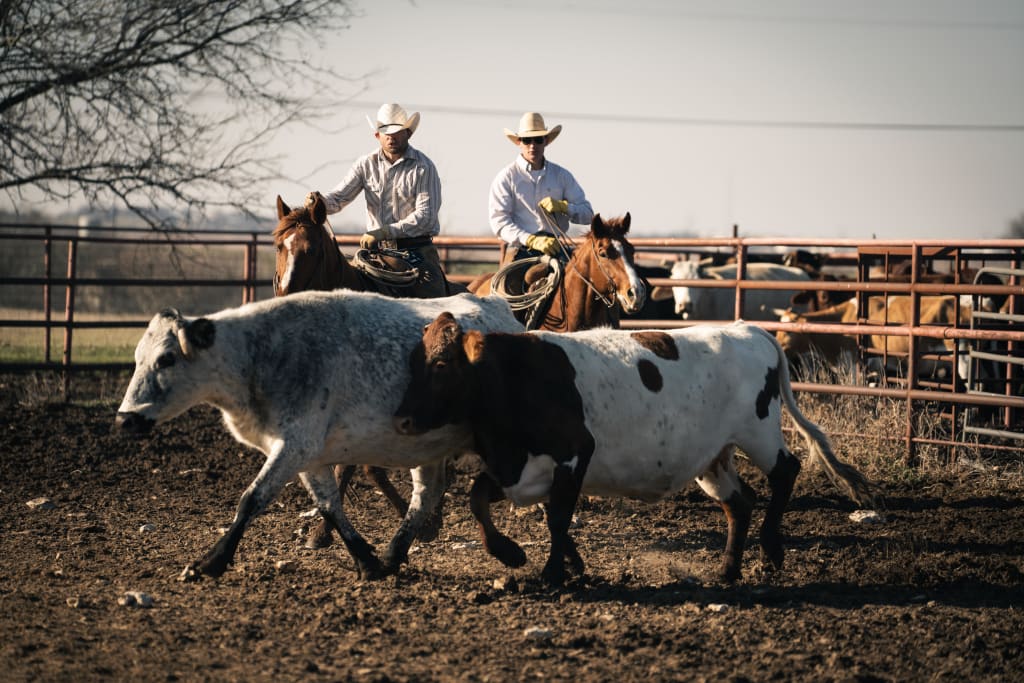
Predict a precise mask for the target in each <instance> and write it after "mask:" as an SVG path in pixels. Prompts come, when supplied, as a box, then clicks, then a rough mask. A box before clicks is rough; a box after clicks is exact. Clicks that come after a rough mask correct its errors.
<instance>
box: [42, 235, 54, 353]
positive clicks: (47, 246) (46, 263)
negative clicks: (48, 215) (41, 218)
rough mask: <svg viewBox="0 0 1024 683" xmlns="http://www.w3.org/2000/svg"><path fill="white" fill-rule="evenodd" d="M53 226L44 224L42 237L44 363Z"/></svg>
mask: <svg viewBox="0 0 1024 683" xmlns="http://www.w3.org/2000/svg"><path fill="white" fill-rule="evenodd" d="M52 237H53V228H51V227H50V226H49V225H47V226H46V237H45V238H44V239H43V270H44V271H45V275H46V282H45V283H44V284H43V322H45V323H46V324H45V325H43V335H44V337H43V361H44V362H46V363H49V362H50V358H51V353H50V332H51V328H50V323H51V322H52V320H53V316H52V315H51V309H50V275H51V273H52V272H53V269H52V267H51V262H50V256H51V254H52V246H51V245H52V243H53V240H52V239H51V238H52Z"/></svg>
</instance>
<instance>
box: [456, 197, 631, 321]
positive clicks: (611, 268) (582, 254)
mask: <svg viewBox="0 0 1024 683" xmlns="http://www.w3.org/2000/svg"><path fill="white" fill-rule="evenodd" d="M629 224H630V215H629V213H627V214H626V215H625V216H623V217H621V218H612V219H609V220H607V221H605V220H603V219H602V218H601V215H600V214H595V215H594V219H593V220H592V221H591V223H590V232H589V233H588V234H587V235H586V237H585V238H584V240H583V243H582V244H580V245H579V246H577V247H576V248H575V249H574V250H573V252H572V256H571V257H570V258H569V261H568V263H566V264H565V266H564V273H563V275H562V278H561V281H560V282H559V284H558V287H557V289H555V291H554V293H553V295H552V297H551V301H550V303H549V305H548V307H547V312H546V314H545V316H544V319H543V321H542V322H541V323H540V325H537V326H536V327H539V328H540V329H543V330H550V331H552V332H573V331H575V330H586V329H590V328H593V327H618V326H619V313H620V308H621V310H623V311H625V312H627V313H635V312H637V311H639V310H640V309H641V308H643V305H644V303H645V302H646V300H647V285H646V283H645V282H644V279H643V278H642V277H641V276H640V274H639V272H638V271H637V268H636V264H635V262H634V260H633V253H634V251H635V250H634V249H633V245H632V244H630V243H629V241H628V240H627V239H626V234H627V233H628V232H629ZM534 267H535V268H536V266H534ZM530 270H531V271H532V270H533V268H531V269H530ZM493 276H494V273H489V274H487V275H481V276H480V277H478V278H476V279H475V280H473V282H471V283H470V284H469V291H470V292H472V293H473V294H476V295H477V296H486V295H488V294H491V293H492V292H491V279H492V277H493ZM527 279H529V274H527Z"/></svg>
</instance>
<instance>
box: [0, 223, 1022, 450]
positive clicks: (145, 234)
mask: <svg viewBox="0 0 1024 683" xmlns="http://www.w3.org/2000/svg"><path fill="white" fill-rule="evenodd" d="M358 239H359V236H358V235H338V236H337V241H338V243H339V245H340V246H341V248H342V250H343V251H346V253H352V252H353V251H354V250H355V249H356V248H357V245H358ZM17 240H20V241H26V240H28V241H32V242H37V243H38V246H39V249H38V251H37V252H35V256H32V257H31V259H35V258H38V260H39V268H40V271H39V272H38V273H35V274H27V275H26V274H13V275H12V274H10V273H7V272H0V300H2V302H3V303H2V304H0V305H4V306H6V305H7V304H8V299H7V296H6V295H5V294H4V293H5V292H6V291H9V288H12V287H22V288H24V287H38V288H39V290H38V291H39V292H40V293H41V294H42V301H43V304H42V307H41V308H42V318H41V319H39V320H18V319H2V320H0V331H2V330H3V329H4V328H17V327H33V328H39V329H41V330H42V334H43V340H42V344H43V349H44V360H43V362H41V363H3V362H0V370H28V369H46V370H58V371H61V372H63V373H64V377H65V382H66V385H65V386H66V389H67V386H68V385H67V383H68V382H70V377H71V374H72V372H73V371H75V370H82V369H99V368H103V369H106V368H118V369H130V367H131V363H115V364H108V363H93V364H90V363H82V362H79V361H76V360H75V357H74V345H73V342H74V338H75V337H74V331H75V330H81V329H96V328H143V327H145V326H146V324H147V323H148V320H149V318H150V317H151V316H152V313H153V312H154V311H152V310H150V311H148V312H146V314H145V315H142V314H140V315H139V317H138V318H137V319H136V318H133V319H124V318H123V317H120V318H119V317H115V316H111V317H110V318H109V319H105V318H103V317H102V316H100V317H98V318H95V319H92V320H81V319H76V313H77V312H78V311H80V310H81V306H80V305H79V300H80V297H81V291H82V290H83V289H84V288H90V289H95V288H102V289H103V291H104V292H113V291H115V290H118V289H129V290H131V289H132V288H169V287H182V286H188V287H196V288H200V289H201V290H203V288H220V289H223V288H225V287H227V288H232V289H235V290H236V291H237V292H238V296H237V298H236V299H235V302H236V303H232V304H230V305H236V304H237V303H248V302H251V301H255V300H257V299H259V298H261V297H262V298H266V297H269V296H272V289H271V280H272V276H273V267H274V263H273V260H274V254H273V243H272V238H271V236H270V228H267V229H264V230H259V231H256V230H253V231H237V232H214V231H210V232H205V231H204V232H188V231H181V232H173V233H167V232H161V233H154V232H153V231H151V230H123V229H104V228H89V229H88V231H82V230H80V229H79V228H77V226H38V227H37V226H0V245H4V246H6V244H9V243H13V242H14V241H17ZM631 242H632V243H633V244H634V246H635V247H636V248H637V256H638V258H639V259H640V260H642V261H645V262H648V263H663V264H670V263H671V262H673V261H675V260H678V259H693V260H697V259H710V258H715V259H719V260H721V259H724V258H731V259H732V260H733V261H734V262H735V263H736V264H737V268H738V273H739V274H738V276H737V279H735V280H687V281H682V280H673V279H671V278H669V277H665V278H659V277H654V278H651V279H650V284H651V285H652V286H662V287H671V286H688V287H711V288H728V289H734V290H735V292H736V297H737V300H736V308H735V310H736V312H737V313H738V311H740V310H742V301H743V298H744V296H745V294H746V293H747V292H749V291H751V290H755V289H786V290H789V289H793V288H794V283H793V282H757V281H752V280H748V279H745V276H746V271H745V268H746V265H747V264H748V263H752V262H754V261H759V260H762V261H763V260H769V261H775V262H780V261H781V258H782V255H783V254H784V253H785V252H786V251H792V250H796V249H804V250H812V251H814V252H815V253H817V254H819V255H820V256H821V257H822V258H823V260H824V267H823V270H825V269H832V270H834V271H836V272H839V271H842V272H845V273H847V274H848V275H849V276H850V277H849V279H843V280H838V281H812V282H811V283H808V288H809V289H815V290H822V291H837V292H841V293H845V294H849V295H850V296H851V297H853V296H858V297H864V298H865V300H866V297H868V296H869V295H879V294H885V295H909V296H911V297H913V298H915V299H916V298H917V297H920V296H928V295H949V294H951V295H957V296H964V297H975V298H976V297H980V296H982V295H991V294H1001V295H1005V296H1007V297H1008V300H1009V301H1010V302H1011V303H1012V305H1013V310H1012V312H1011V313H1010V314H1009V316H1010V317H1008V318H1005V319H997V320H995V321H993V320H985V319H984V318H983V317H978V318H977V324H974V321H972V324H971V325H970V326H966V327H953V326H949V327H936V326H932V325H922V324H920V321H919V320H917V319H916V318H915V319H914V320H913V321H912V322H911V323H910V324H903V325H886V326H884V327H882V326H878V325H874V324H870V325H869V324H866V322H865V321H861V322H860V323H859V324H856V325H852V326H851V325H837V324H831V325H830V324H816V325H815V324H807V323H781V322H773V321H763V322H762V321H755V322H754V324H757V325H759V326H761V327H763V328H765V329H766V330H769V331H772V332H774V331H778V330H789V331H797V332H807V331H813V332H826V333H838V334H848V335H858V336H860V335H886V336H905V337H908V338H910V340H911V349H914V348H916V344H915V341H916V340H920V339H923V338H933V339H942V340H954V341H955V342H957V343H956V344H954V351H953V356H952V358H951V359H950V362H951V363H952V364H953V367H954V368H955V367H956V363H957V361H958V358H957V354H958V353H959V350H958V346H959V345H961V344H966V345H968V347H969V348H970V349H971V354H972V355H971V358H972V362H981V361H990V360H991V358H990V357H989V356H985V355H984V354H986V353H988V352H986V351H984V350H983V349H982V348H981V347H982V346H983V345H993V344H998V345H1000V346H999V348H1000V349H1001V351H1000V353H999V354H997V355H999V357H1000V362H1001V363H1002V366H1003V367H1004V374H1006V375H1008V376H1010V377H1011V378H1012V379H1013V382H1016V384H1014V383H1013V382H1010V381H1007V382H1005V383H1004V385H1003V388H1002V389H1001V390H1000V391H998V392H992V391H982V390H981V389H977V390H968V391H958V390H956V388H955V387H954V386H953V385H952V383H950V384H948V385H947V384H942V383H941V382H939V383H935V382H922V381H921V380H919V378H918V377H916V374H915V373H908V376H907V377H905V378H886V381H885V382H882V383H881V384H880V385H879V386H876V387H871V386H837V385H828V384H814V383H803V382H796V383H794V388H795V389H796V390H797V391H808V392H817V393H824V394H864V395H875V396H884V397H889V398H894V399H898V400H904V401H906V404H907V410H906V414H907V427H906V436H905V439H906V446H907V453H908V460H911V461H912V460H913V457H914V455H913V454H914V451H915V447H916V445H917V444H919V443H922V442H925V441H924V440H923V439H920V438H919V437H917V436H916V435H914V433H913V428H912V424H913V414H914V410H915V405H916V404H919V403H920V402H931V403H941V404H943V405H948V406H950V411H951V419H953V421H954V422H956V421H957V417H956V416H957V412H958V411H962V410H964V409H966V408H969V407H970V406H993V407H996V408H998V409H999V410H1001V411H1003V413H1004V415H1006V416H1007V417H1006V419H1005V420H1004V423H1005V426H1006V427H1007V429H1005V430H999V431H1001V432H1007V435H1009V436H1010V437H1015V436H1016V435H1017V432H1015V431H1013V430H1012V429H1011V427H1012V426H1014V425H1013V424H1011V423H1012V422H1013V420H1012V419H1011V417H1010V416H1014V419H1016V416H1020V415H1022V414H1024V398H1022V396H1021V394H1020V392H1019V390H1018V389H1013V387H1018V388H1019V384H1020V374H1021V372H1020V366H1021V364H1022V361H1021V360H1020V350H1021V349H1024V322H1022V318H1021V314H1024V288H1022V285H1021V282H1022V276H1021V273H1020V272H1019V269H1020V268H1021V267H1022V265H1024V264H1022V254H1024V240H974V241H957V242H950V241H902V240H874V241H870V242H863V241H859V240H848V239H841V240H814V239H784V238H741V237H736V236H734V237H731V238H643V237H633V238H631ZM5 243H6V244H5ZM435 244H436V246H437V248H438V250H439V253H440V254H441V258H442V262H443V263H444V264H445V268H446V271H448V273H449V277H450V279H452V280H453V281H455V282H461V283H468V282H470V281H471V280H473V279H474V278H475V277H476V275H477V272H479V271H483V272H488V270H490V271H493V269H494V268H496V266H497V263H498V262H499V260H500V243H499V241H498V240H496V239H495V238H493V237H453V236H441V237H438V238H436V239H435ZM103 245H111V246H114V245H117V246H120V247H122V248H123V247H125V246H126V245H133V246H134V247H135V248H136V249H138V250H142V251H143V252H148V251H151V250H153V249H157V248H164V249H172V250H173V249H185V248H187V247H196V248H208V247H221V248H226V249H232V250H237V262H236V263H237V270H235V271H234V272H235V273H236V275H235V276H232V275H231V274H230V273H224V274H220V273H218V274H217V276H216V277H195V276H187V277H186V276H185V275H184V274H183V275H180V276H176V277H143V276H142V275H143V274H142V273H140V272H138V268H137V267H136V263H134V262H128V263H124V264H122V267H121V269H120V272H119V274H118V275H117V276H104V277H94V276H91V275H89V274H88V273H90V272H91V271H90V264H88V263H86V262H85V261H84V260H83V256H82V252H83V249H85V248H91V249H93V250H95V249H96V248H97V246H99V247H102V246H103ZM58 252H60V253H63V252H66V254H67V259H66V267H65V269H64V274H63V276H61V277H57V276H55V275H54V274H53V272H52V271H53V268H54V263H55V261H56V259H57V258H59V253H58ZM139 253H142V252H139ZM899 260H903V261H908V262H909V263H911V264H912V266H913V269H912V276H911V277H910V278H909V279H908V280H905V281H892V280H887V279H883V280H872V279H869V277H868V275H869V273H871V272H872V271H873V270H874V269H878V268H881V269H883V270H885V271H886V272H887V271H888V269H889V267H890V266H891V265H892V263H893V262H895V261H899ZM467 264H468V266H469V267H470V272H464V271H463V270H462V267H463V266H467ZM925 265H926V266H928V267H929V268H932V267H937V268H945V269H947V270H948V271H949V272H952V273H957V274H959V273H960V272H961V271H963V269H965V268H977V269H988V270H989V271H990V272H997V273H998V274H1001V275H1003V277H1004V278H1005V279H1006V284H1004V285H989V284H977V283H976V282H974V281H973V280H972V281H970V282H960V281H957V282H956V283H954V284H937V283H934V282H929V281H924V280H923V279H920V278H918V277H917V276H916V274H917V273H918V270H919V267H920V266H925ZM474 268H475V270H474ZM182 272H183V273H184V271H182ZM957 278H958V280H959V275H957ZM811 285H813V287H812V286H811ZM62 287H63V288H64V302H63V309H64V310H63V319H62V320H55V319H54V308H55V307H54V305H53V298H52V297H53V295H54V293H55V292H57V291H59V290H60V288H62ZM203 291H205V290H203ZM36 301H38V298H37V299H36ZM202 308H204V310H217V309H210V308H209V307H202ZM914 310H915V311H916V310H917V306H916V304H915V306H914ZM37 312H38V309H37ZM58 312H59V309H58ZM733 317H735V316H733ZM701 323H713V324H721V321H684V320H682V319H681V318H677V317H669V318H661V319H653V320H652V319H644V320H635V319H634V320H628V319H627V320H623V322H622V327H624V328H626V329H637V328H654V329H666V328H674V327H685V326H689V325H694V324H701ZM51 330H62V331H63V334H64V337H63V346H62V354H61V358H60V360H59V361H57V360H54V359H53V358H52V351H51V349H50V336H51ZM863 351H864V352H865V353H870V350H869V349H863ZM990 355H991V354H990ZM906 360H907V362H908V364H909V365H910V366H911V367H913V364H914V363H915V361H917V360H919V359H918V358H916V356H915V354H913V353H911V355H910V357H909V358H907V359H906ZM954 374H955V373H954ZM968 428H970V427H968Z"/></svg>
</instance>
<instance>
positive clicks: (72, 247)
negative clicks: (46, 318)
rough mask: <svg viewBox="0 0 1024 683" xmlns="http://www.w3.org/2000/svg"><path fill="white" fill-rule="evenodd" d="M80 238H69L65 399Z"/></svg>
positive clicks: (66, 296) (65, 299)
mask: <svg viewBox="0 0 1024 683" xmlns="http://www.w3.org/2000/svg"><path fill="white" fill-rule="evenodd" d="M77 254H78V239H77V238H74V237H72V238H70V239H68V285H67V288H66V289H65V290H64V291H65V294H64V354H63V358H62V360H61V366H62V368H61V370H62V372H63V373H64V400H65V401H67V400H68V399H69V398H70V396H71V337H72V332H73V331H74V330H73V325H74V322H75V271H76V265H77Z"/></svg>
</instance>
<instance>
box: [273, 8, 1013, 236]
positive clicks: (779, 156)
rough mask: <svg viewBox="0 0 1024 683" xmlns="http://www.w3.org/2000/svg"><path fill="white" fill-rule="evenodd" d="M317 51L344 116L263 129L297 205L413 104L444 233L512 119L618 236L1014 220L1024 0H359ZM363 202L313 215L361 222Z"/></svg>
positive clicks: (898, 232)
mask: <svg viewBox="0 0 1024 683" xmlns="http://www.w3.org/2000/svg"><path fill="white" fill-rule="evenodd" d="M357 6H358V7H359V8H360V11H361V14H362V16H360V17H357V18H356V19H354V20H353V21H352V23H351V25H350V28H349V29H348V30H345V31H340V32H338V33H336V34H335V35H334V36H333V38H332V39H331V40H330V41H329V42H328V43H327V44H324V45H323V46H322V52H320V53H319V54H316V53H314V58H316V59H319V58H323V59H326V60H329V61H330V63H331V65H332V66H333V67H334V68H335V69H336V70H337V71H339V72H341V73H344V74H346V75H351V76H353V77H358V76H360V75H362V74H365V73H369V72H374V73H375V74H376V75H375V76H374V77H373V78H372V79H371V81H370V87H369V90H368V91H365V92H356V91H355V90H354V89H353V85H352V84H351V83H339V84H338V91H337V92H336V93H334V94H335V95H339V94H340V95H345V94H350V95H351V96H352V98H353V100H352V103H351V105H350V106H346V107H345V108H342V109H339V110H338V112H337V116H336V117H335V120H334V121H332V122H330V126H331V128H332V129H333V131H334V132H324V131H311V130H308V129H305V128H295V129H292V130H289V131H287V133H286V134H284V135H282V136H281V137H280V140H279V144H278V146H277V147H276V148H275V151H277V152H279V153H281V154H283V155H285V159H284V162H283V165H282V167H281V172H282V174H284V175H286V176H287V177H288V178H289V179H291V180H290V181H288V182H284V183H280V184H275V185H274V186H273V187H268V188H267V190H266V197H267V206H268V211H272V210H273V205H274V197H275V195H277V194H278V193H280V194H282V195H283V196H284V197H285V199H286V201H291V202H298V201H301V197H302V196H303V194H304V193H305V192H306V191H307V190H310V189H319V190H329V189H331V188H332V187H333V186H334V185H335V184H336V183H337V182H338V180H340V178H341V177H342V175H343V174H344V173H345V171H346V170H347V168H348V166H349V165H350V164H351V162H352V161H353V160H354V159H355V158H356V157H358V156H359V155H362V154H365V153H366V152H368V151H370V150H371V149H373V147H374V145H375V144H376V142H375V141H374V139H373V138H372V137H371V134H370V131H369V128H368V126H367V124H366V120H365V116H366V115H371V116H372V115H373V114H374V113H375V111H376V108H377V106H378V105H379V104H381V103H383V102H388V101H395V102H398V103H400V104H402V105H403V106H405V107H406V109H408V110H410V111H419V112H420V113H421V116H422V121H421V123H420V127H419V130H418V131H417V133H416V135H415V136H414V137H413V139H412V144H413V146H415V147H418V148H419V149H421V150H422V151H424V152H425V153H426V154H428V155H429V156H430V157H431V158H432V159H433V160H434V162H435V163H436V164H437V166H438V169H439V171H440V174H441V181H442V185H443V205H442V208H441V223H442V230H443V232H444V233H447V234H490V233H489V229H488V227H487V192H488V188H489V186H490V182H491V180H492V178H493V177H494V175H495V174H496V173H497V171H498V170H499V169H500V168H501V167H502V166H504V165H505V164H507V163H509V162H510V161H512V159H513V158H514V157H515V155H516V153H517V151H516V148H515V147H514V146H513V145H512V144H511V143H509V142H508V141H507V140H506V138H505V136H504V135H503V134H502V129H503V128H506V127H507V128H510V129H514V128H515V127H516V123H517V121H518V119H519V116H520V114H522V112H524V111H539V112H541V113H542V114H543V115H544V117H545V119H546V121H547V123H548V125H549V126H551V125H555V124H562V126H563V131H562V134H561V136H560V137H559V138H558V140H557V141H556V142H555V143H554V144H553V145H552V146H551V147H550V148H549V150H548V158H549V159H551V160H552V161H555V162H556V163H559V164H562V165H563V166H566V167H568V168H569V169H570V170H571V171H572V172H573V173H574V175H575V176H576V178H577V180H579V182H580V184H581V185H582V186H583V188H584V190H585V191H586V193H587V195H588V197H589V199H590V201H591V203H592V204H593V206H594V208H595V210H596V211H599V212H601V213H603V214H605V215H607V216H614V215H619V214H621V213H624V212H625V211H627V210H628V211H630V212H631V213H632V216H633V233H634V234H635V235H637V236H654V235H665V236H672V235H699V236H708V237H710V236H725V235H728V234H730V232H731V228H732V225H733V224H738V225H739V226H740V232H741V234H744V235H748V236H753V235H757V236H790V237H816V236H820V237H844V238H845V237H849V238H870V237H872V235H875V236H877V237H878V238H906V239H930V238H937V239H944V238H958V237H972V238H989V237H1000V236H1003V235H1004V234H1005V233H1006V231H1007V228H1008V226H1009V223H1010V221H1011V220H1013V219H1014V218H1016V217H1019V216H1021V215H1024V1H1022V0H1005V1H1003V2H999V1H997V0H971V1H970V2H967V1H965V0H964V1H961V0H948V1H940V0H922V1H912V0H902V1H900V0H876V1H870V0H869V1H856V2H854V1H852V0H851V1H846V2H839V1H832V2H829V1H825V0H823V1H804V0H789V1H775V2H771V3H765V2H761V1H760V0H750V1H742V0H715V1H711V0H708V1H706V2H701V1H698V0H665V1H659V0H629V1H628V2H627V1H617V2H613V1H611V0H576V1H565V2H560V1H558V0H552V1H550V2H542V1H537V0H516V1H515V2H506V1H504V0H415V2H411V1H410V0H363V2H360V3H358V4H357ZM363 213H364V205H363V202H362V199H359V200H357V202H356V203H355V204H354V205H353V206H350V207H349V208H348V209H346V210H345V212H343V213H342V214H341V215H339V216H336V217H334V218H333V219H332V221H333V223H334V225H335V227H336V228H338V227H341V226H344V225H346V224H351V223H359V224H360V225H361V224H363V222H364V217H363Z"/></svg>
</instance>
